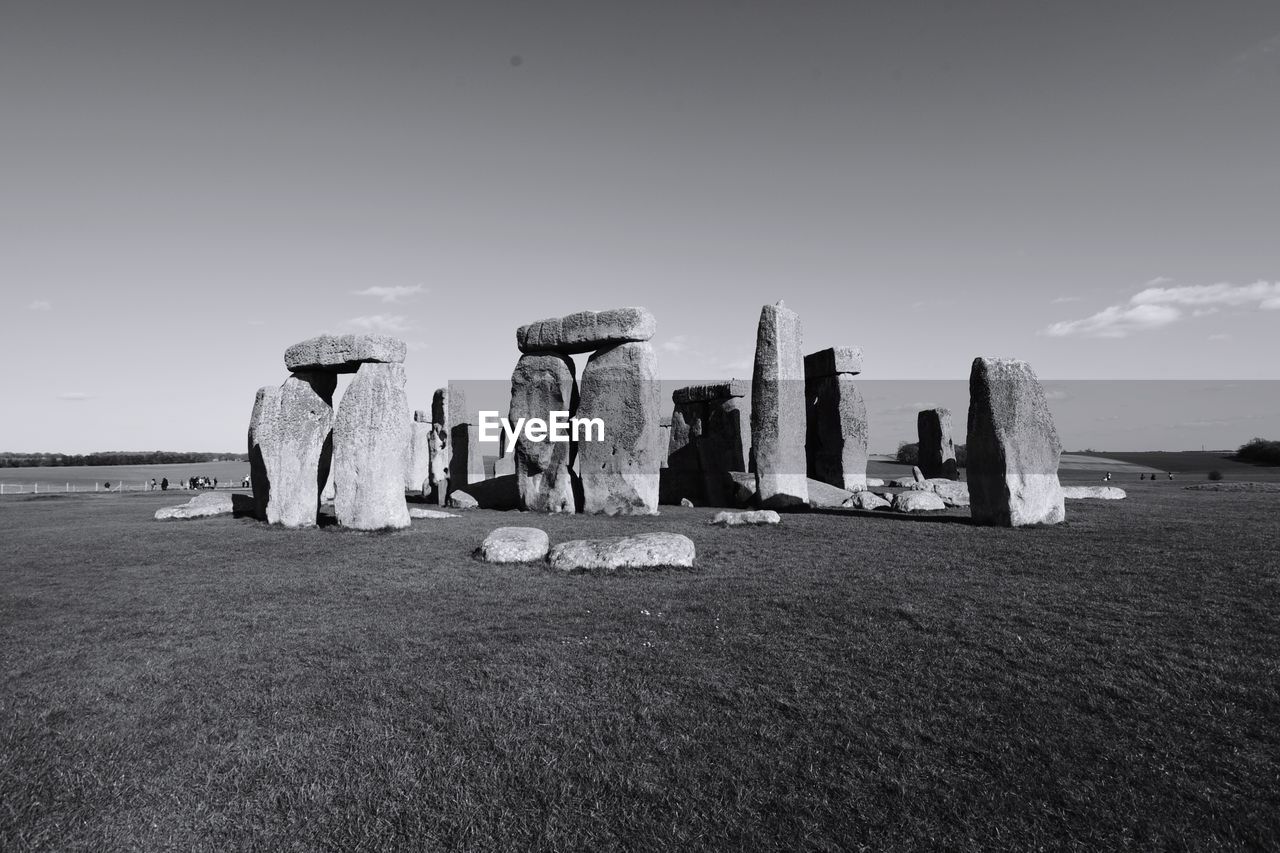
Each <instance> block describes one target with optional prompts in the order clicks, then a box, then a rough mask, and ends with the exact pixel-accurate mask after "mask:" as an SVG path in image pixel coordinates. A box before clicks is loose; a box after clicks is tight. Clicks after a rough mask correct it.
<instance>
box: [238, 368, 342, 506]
mask: <svg viewBox="0 0 1280 853" xmlns="http://www.w3.org/2000/svg"><path fill="white" fill-rule="evenodd" d="M337 381H338V380H337V375H336V374H334V373H332V372H318V371H317V372H299V373H295V374H293V375H292V376H290V377H289V378H288V379H286V380H285V381H284V384H283V385H281V386H280V387H278V388H271V387H268V388H262V389H260V390H259V391H258V397H257V400H256V401H255V402H254V406H253V416H252V418H251V419H250V422H249V471H250V479H251V481H252V483H253V499H254V511H255V514H256V515H257V516H258V517H259V518H261V519H264V520H265V521H267V522H268V523H270V524H281V525H284V526H285V527H311V526H313V525H315V523H316V515H317V513H318V512H319V509H320V495H321V492H322V491H323V489H324V485H325V480H326V479H327V478H328V476H329V463H330V458H331V455H332V447H333V445H332V437H331V430H332V429H333V392H334V389H335V387H336V386H337Z"/></svg>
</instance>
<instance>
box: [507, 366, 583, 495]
mask: <svg viewBox="0 0 1280 853" xmlns="http://www.w3.org/2000/svg"><path fill="white" fill-rule="evenodd" d="M577 408H578V385H577V382H576V381H575V378H574V367H573V361H572V360H571V359H569V358H568V357H567V356H564V355H560V354H558V353H551V352H543V353H525V354H524V355H522V356H520V360H519V361H517V362H516V367H515V370H514V371H512V373H511V407H510V409H509V410H508V415H507V417H508V418H510V419H511V421H512V423H513V424H514V423H516V422H518V421H519V420H520V419H521V418H531V417H532V418H542V419H544V420H545V419H547V418H549V417H550V413H551V412H553V411H558V412H569V413H570V414H572V413H573V412H574V411H575V410H577ZM573 449H574V448H573V444H572V443H562V442H554V441H540V442H539V441H530V440H529V438H528V437H527V436H526V435H525V434H524V432H523V431H522V432H521V434H520V437H519V439H517V441H516V448H515V462H516V487H517V489H518V492H519V505H520V508H521V509H523V510H528V511H530V512H568V513H573V512H576V511H577V508H578V498H577V497H576V495H577V494H578V493H579V492H580V488H581V487H580V486H579V485H577V484H576V483H575V482H574V475H573V473H572V471H571V469H570V466H571V465H572V464H573V461H574V458H573Z"/></svg>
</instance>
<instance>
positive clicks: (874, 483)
mask: <svg viewBox="0 0 1280 853" xmlns="http://www.w3.org/2000/svg"><path fill="white" fill-rule="evenodd" d="M883 487H884V480H882V479H880V478H879V477H868V478H867V488H868V489H880V488H883Z"/></svg>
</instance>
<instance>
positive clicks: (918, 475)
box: [911, 465, 926, 483]
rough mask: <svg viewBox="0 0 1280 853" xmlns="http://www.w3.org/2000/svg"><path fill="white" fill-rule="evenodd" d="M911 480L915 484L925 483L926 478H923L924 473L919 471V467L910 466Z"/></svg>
mask: <svg viewBox="0 0 1280 853" xmlns="http://www.w3.org/2000/svg"><path fill="white" fill-rule="evenodd" d="M911 478H912V479H913V480H915V481H916V482H917V483H923V482H924V481H925V479H926V478H925V476H924V472H923V471H921V470H920V466H919V465H912V466H911Z"/></svg>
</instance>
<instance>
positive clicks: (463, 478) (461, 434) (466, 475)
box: [431, 382, 485, 492]
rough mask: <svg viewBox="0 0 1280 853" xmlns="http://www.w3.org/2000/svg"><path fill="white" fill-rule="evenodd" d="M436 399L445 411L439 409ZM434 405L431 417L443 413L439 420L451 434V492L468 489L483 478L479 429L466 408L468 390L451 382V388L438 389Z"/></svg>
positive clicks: (482, 458)
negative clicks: (471, 484)
mask: <svg viewBox="0 0 1280 853" xmlns="http://www.w3.org/2000/svg"><path fill="white" fill-rule="evenodd" d="M437 401H438V402H439V405H440V408H441V409H442V411H439V412H437V411H436V408H437ZM431 407H432V413H431V414H432V418H433V419H434V418H435V417H436V416H437V415H441V416H442V417H443V419H442V420H440V421H436V422H437V423H443V424H445V427H446V429H447V430H448V433H449V439H448V440H449V491H450V492H452V491H454V490H455V489H465V488H466V487H467V485H468V484H470V483H479V482H481V481H483V480H484V478H485V474H484V456H483V455H482V454H481V451H480V430H479V427H477V426H476V424H475V423H473V421H474V420H475V419H474V418H472V417H471V412H470V410H469V409H468V408H467V395H466V391H464V390H463V388H462V387H461V386H459V385H456V384H454V383H452V382H451V383H449V387H448V388H440V389H437V390H436V393H435V398H433V400H432V403H431Z"/></svg>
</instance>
